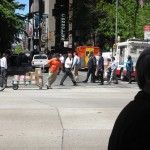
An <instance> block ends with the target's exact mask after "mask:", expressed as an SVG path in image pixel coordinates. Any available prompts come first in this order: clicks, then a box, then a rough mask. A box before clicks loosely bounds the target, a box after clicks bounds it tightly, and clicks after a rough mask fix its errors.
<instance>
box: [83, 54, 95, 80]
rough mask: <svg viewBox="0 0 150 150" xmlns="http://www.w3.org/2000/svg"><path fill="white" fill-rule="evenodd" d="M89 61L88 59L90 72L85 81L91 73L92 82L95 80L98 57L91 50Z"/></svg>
mask: <svg viewBox="0 0 150 150" xmlns="http://www.w3.org/2000/svg"><path fill="white" fill-rule="evenodd" d="M88 57H89V61H88V72H87V77H86V79H85V80H84V81H82V82H83V83H86V82H87V81H88V79H89V77H90V75H91V80H92V81H91V82H93V83H94V82H95V66H96V59H95V58H94V54H93V53H92V52H91V53H89V55H88Z"/></svg>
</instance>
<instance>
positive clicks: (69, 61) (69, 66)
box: [65, 57, 73, 68]
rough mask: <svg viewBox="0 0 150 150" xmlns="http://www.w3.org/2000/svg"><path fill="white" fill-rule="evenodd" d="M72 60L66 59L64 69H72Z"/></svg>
mask: <svg viewBox="0 0 150 150" xmlns="http://www.w3.org/2000/svg"><path fill="white" fill-rule="evenodd" d="M72 63H73V58H71V59H70V58H69V57H68V58H67V59H66V61H65V68H72Z"/></svg>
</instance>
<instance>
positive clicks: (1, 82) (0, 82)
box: [0, 70, 6, 91]
mask: <svg viewBox="0 0 150 150" xmlns="http://www.w3.org/2000/svg"><path fill="white" fill-rule="evenodd" d="M0 71H1V70H0ZM5 88H6V80H5V77H4V76H3V75H2V73H1V74H0V91H3V90H4V89H5Z"/></svg>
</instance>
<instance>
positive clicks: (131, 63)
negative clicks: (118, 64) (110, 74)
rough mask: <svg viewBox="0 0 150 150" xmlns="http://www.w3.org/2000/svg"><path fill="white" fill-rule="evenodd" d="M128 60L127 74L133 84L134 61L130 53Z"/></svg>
mask: <svg viewBox="0 0 150 150" xmlns="http://www.w3.org/2000/svg"><path fill="white" fill-rule="evenodd" d="M127 59H128V60H127V62H126V70H127V73H126V76H127V78H128V81H129V84H131V82H132V81H131V74H132V71H133V62H132V57H131V56H130V55H128V58H127Z"/></svg>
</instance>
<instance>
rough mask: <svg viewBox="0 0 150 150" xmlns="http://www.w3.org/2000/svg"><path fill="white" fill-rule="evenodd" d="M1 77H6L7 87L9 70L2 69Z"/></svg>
mask: <svg viewBox="0 0 150 150" xmlns="http://www.w3.org/2000/svg"><path fill="white" fill-rule="evenodd" d="M1 76H2V77H4V79H5V81H6V86H7V69H5V68H1Z"/></svg>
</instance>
